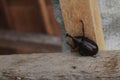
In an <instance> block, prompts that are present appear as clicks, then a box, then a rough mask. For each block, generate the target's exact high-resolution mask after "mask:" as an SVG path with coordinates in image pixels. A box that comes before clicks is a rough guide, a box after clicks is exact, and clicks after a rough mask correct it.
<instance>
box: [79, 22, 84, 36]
mask: <svg viewBox="0 0 120 80" xmlns="http://www.w3.org/2000/svg"><path fill="white" fill-rule="evenodd" d="M80 22H81V23H82V32H83V38H84V37H85V29H84V22H83V21H82V20H80Z"/></svg>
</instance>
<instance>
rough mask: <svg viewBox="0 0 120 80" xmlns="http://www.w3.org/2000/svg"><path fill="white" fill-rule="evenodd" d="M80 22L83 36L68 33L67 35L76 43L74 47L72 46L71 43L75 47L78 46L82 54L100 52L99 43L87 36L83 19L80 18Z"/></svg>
mask: <svg viewBox="0 0 120 80" xmlns="http://www.w3.org/2000/svg"><path fill="white" fill-rule="evenodd" d="M80 22H81V23H82V32H83V35H82V36H71V35H69V34H68V33H67V34H66V37H69V38H71V39H72V41H73V43H74V47H72V45H70V44H69V45H70V46H71V47H72V48H73V49H75V48H78V50H79V53H80V55H81V56H94V55H96V54H97V53H98V45H97V44H96V43H95V42H94V41H92V40H90V39H88V38H87V37H85V30H84V23H83V21H82V20H80Z"/></svg>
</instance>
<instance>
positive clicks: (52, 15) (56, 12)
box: [0, 0, 120, 54]
mask: <svg viewBox="0 0 120 80" xmlns="http://www.w3.org/2000/svg"><path fill="white" fill-rule="evenodd" d="M119 5H120V1H119V0H114V1H113V0H108V1H107V0H99V6H100V11H101V18H102V23H103V30H104V35H105V36H104V38H105V42H106V48H107V50H119V49H120V31H119V30H120V21H119V18H120V9H119V8H120V6H119ZM67 50H69V46H67V45H66V41H65V29H64V22H63V19H62V14H61V9H60V4H59V0H0V54H24V53H43V52H44V53H53V52H61V51H64V52H65V51H67Z"/></svg>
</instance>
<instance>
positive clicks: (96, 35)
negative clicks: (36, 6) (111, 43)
mask: <svg viewBox="0 0 120 80" xmlns="http://www.w3.org/2000/svg"><path fill="white" fill-rule="evenodd" d="M60 4H61V8H62V14H63V18H64V23H65V28H66V32H67V33H69V34H71V35H72V36H80V35H82V29H81V28H82V25H81V23H80V20H83V21H84V24H85V35H86V37H88V38H90V39H92V40H94V41H95V42H96V43H97V44H98V46H99V48H100V50H105V43H104V35H103V30H102V25H101V18H100V13H99V7H98V1H97V0H60Z"/></svg>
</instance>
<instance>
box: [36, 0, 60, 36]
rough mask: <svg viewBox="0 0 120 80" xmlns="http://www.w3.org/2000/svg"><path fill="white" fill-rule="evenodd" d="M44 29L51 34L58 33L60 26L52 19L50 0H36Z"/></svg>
mask: <svg viewBox="0 0 120 80" xmlns="http://www.w3.org/2000/svg"><path fill="white" fill-rule="evenodd" d="M38 3H39V8H40V9H41V12H42V15H43V20H44V24H45V28H46V31H47V32H48V33H49V34H51V35H54V34H55V35H60V28H59V25H58V24H57V22H56V21H55V19H54V16H53V11H52V3H51V0H38Z"/></svg>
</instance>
